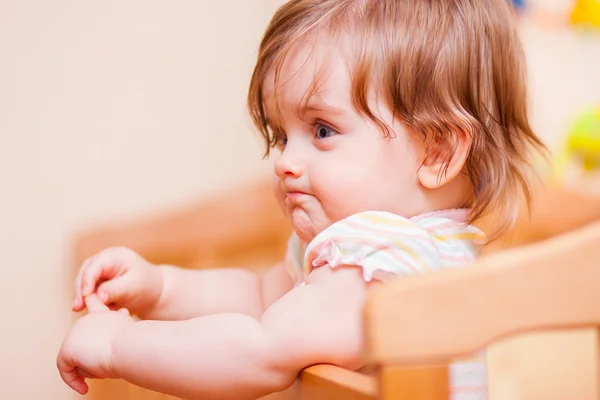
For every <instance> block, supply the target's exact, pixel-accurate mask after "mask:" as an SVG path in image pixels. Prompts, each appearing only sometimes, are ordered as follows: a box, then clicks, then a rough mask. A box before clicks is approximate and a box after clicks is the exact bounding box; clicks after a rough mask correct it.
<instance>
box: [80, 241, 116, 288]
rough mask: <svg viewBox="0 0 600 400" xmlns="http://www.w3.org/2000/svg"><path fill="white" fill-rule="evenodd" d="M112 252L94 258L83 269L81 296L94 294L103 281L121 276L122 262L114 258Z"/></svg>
mask: <svg viewBox="0 0 600 400" xmlns="http://www.w3.org/2000/svg"><path fill="white" fill-rule="evenodd" d="M112 253H113V252H112V251H110V252H108V251H107V252H106V253H104V254H102V255H99V256H97V257H94V259H92V261H90V262H89V263H88V265H86V266H85V267H84V268H83V271H82V275H81V295H82V296H87V295H89V294H91V293H94V291H95V290H96V286H97V285H98V283H100V280H101V279H112V278H114V277H115V276H117V275H118V274H119V270H120V268H121V265H122V261H119V260H118V259H116V258H115V257H113V256H112Z"/></svg>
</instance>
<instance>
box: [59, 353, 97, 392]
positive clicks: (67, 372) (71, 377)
mask: <svg viewBox="0 0 600 400" xmlns="http://www.w3.org/2000/svg"><path fill="white" fill-rule="evenodd" d="M57 367H58V372H59V374H60V377H61V378H62V380H63V381H64V382H65V383H66V384H67V385H69V387H70V388H71V389H73V390H74V391H76V392H77V393H79V394H86V393H87V392H88V389H89V388H88V385H87V383H85V378H84V377H83V376H81V375H79V368H76V367H74V366H70V365H69V364H67V362H66V361H65V360H64V359H63V358H62V357H61V356H59V358H58V360H57Z"/></svg>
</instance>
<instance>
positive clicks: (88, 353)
mask: <svg viewBox="0 0 600 400" xmlns="http://www.w3.org/2000/svg"><path fill="white" fill-rule="evenodd" d="M85 303H86V306H87V309H88V311H89V312H90V313H89V314H88V315H86V316H84V317H82V318H81V319H79V320H78V321H77V322H76V323H75V325H74V326H73V328H72V329H71V331H70V332H69V334H68V335H67V337H66V338H65V341H64V342H63V345H62V347H61V348H60V351H59V353H58V358H57V361H56V365H57V367H58V371H59V373H60V376H61V378H62V380H63V381H65V383H66V384H67V385H69V386H70V387H71V388H72V389H73V390H75V391H77V392H79V393H80V394H85V393H87V391H88V385H87V383H86V382H85V378H99V379H102V378H117V376H116V375H115V373H114V371H113V370H112V368H111V348H112V343H113V340H115V338H116V337H117V335H118V334H119V332H121V331H122V330H123V329H124V328H125V327H126V326H128V325H130V324H133V323H135V321H134V320H133V318H131V317H130V316H129V312H128V311H127V309H121V310H119V311H110V309H109V308H108V307H107V306H106V305H104V304H103V303H102V302H101V301H100V299H98V297H97V296H96V295H90V296H87V297H86V298H85Z"/></svg>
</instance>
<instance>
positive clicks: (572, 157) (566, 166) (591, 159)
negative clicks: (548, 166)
mask: <svg viewBox="0 0 600 400" xmlns="http://www.w3.org/2000/svg"><path fill="white" fill-rule="evenodd" d="M573 169H576V170H577V171H578V172H579V174H578V175H580V176H582V177H585V176H586V175H589V174H591V173H595V174H598V173H600V106H599V107H598V108H596V109H595V110H591V111H587V112H584V113H582V114H581V115H580V116H579V117H578V118H577V119H576V120H575V124H574V126H573V129H572V130H571V132H569V134H568V135H567V137H566V141H565V144H564V147H563V149H562V151H561V152H560V153H559V154H558V157H557V158H556V159H555V163H554V173H555V178H557V179H559V180H561V181H563V180H565V179H567V175H568V171H569V170H573Z"/></svg>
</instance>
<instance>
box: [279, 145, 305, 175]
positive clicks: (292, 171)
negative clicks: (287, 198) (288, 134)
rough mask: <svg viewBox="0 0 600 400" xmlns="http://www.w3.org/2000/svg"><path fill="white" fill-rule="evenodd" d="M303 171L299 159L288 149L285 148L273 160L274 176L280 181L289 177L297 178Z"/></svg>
mask: <svg viewBox="0 0 600 400" xmlns="http://www.w3.org/2000/svg"><path fill="white" fill-rule="evenodd" d="M303 170H304V168H303V167H302V162H301V161H300V158H299V157H297V156H296V155H295V154H294V153H293V152H292V150H291V149H290V148H289V147H286V148H285V149H284V150H283V151H282V152H281V154H280V155H279V157H277V159H276V160H275V174H276V175H277V176H279V177H280V178H281V179H283V178H286V177H290V176H294V177H299V176H301V175H302V173H303Z"/></svg>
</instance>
